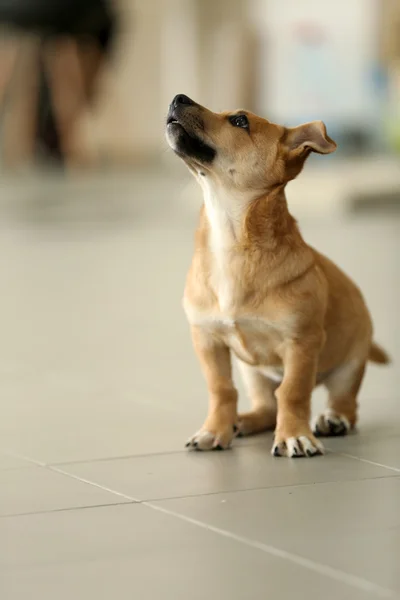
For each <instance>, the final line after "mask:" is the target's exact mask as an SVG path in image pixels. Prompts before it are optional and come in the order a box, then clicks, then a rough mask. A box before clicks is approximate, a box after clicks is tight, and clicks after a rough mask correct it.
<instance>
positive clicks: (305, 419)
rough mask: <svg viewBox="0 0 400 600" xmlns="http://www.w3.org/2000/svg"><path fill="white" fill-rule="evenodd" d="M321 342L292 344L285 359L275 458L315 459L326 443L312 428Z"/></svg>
mask: <svg viewBox="0 0 400 600" xmlns="http://www.w3.org/2000/svg"><path fill="white" fill-rule="evenodd" d="M319 347H320V344H319V343H315V341H313V342H310V343H308V344H306V343H303V344H300V343H296V342H292V343H291V344H290V346H289V347H288V348H287V349H286V352H285V356H284V377H283V381H282V383H281V385H280V386H279V388H278V389H277V390H276V397H277V401H278V416H277V425H276V430H275V440H274V445H273V448H272V454H273V455H274V456H289V457H297V456H315V455H316V454H322V453H323V446H322V444H321V443H320V442H319V441H318V440H317V439H316V438H315V437H314V435H313V434H312V431H311V428H310V412H311V393H312V390H313V388H314V386H315V380H316V370H317V357H318V352H319Z"/></svg>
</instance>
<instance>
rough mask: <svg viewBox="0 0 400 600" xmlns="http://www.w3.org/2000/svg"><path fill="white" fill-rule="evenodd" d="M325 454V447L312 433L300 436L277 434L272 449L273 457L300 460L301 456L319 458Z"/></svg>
mask: <svg viewBox="0 0 400 600" xmlns="http://www.w3.org/2000/svg"><path fill="white" fill-rule="evenodd" d="M323 453H324V447H323V445H322V444H321V442H320V441H319V440H317V439H316V438H315V437H314V436H313V434H312V433H311V432H309V433H306V434H304V435H298V436H291V437H288V436H285V435H281V434H279V433H276V434H275V440H274V445H273V447H272V455H273V456H287V457H288V458H300V457H301V456H309V457H311V456H317V455H320V454H323Z"/></svg>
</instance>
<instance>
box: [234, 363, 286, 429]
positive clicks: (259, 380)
mask: <svg viewBox="0 0 400 600" xmlns="http://www.w3.org/2000/svg"><path fill="white" fill-rule="evenodd" d="M238 364H239V368H240V371H241V374H242V378H243V381H244V384H245V387H246V390H247V394H248V396H249V398H250V401H251V404H252V410H251V411H250V412H247V413H242V414H240V415H239V417H238V424H237V429H238V430H237V434H238V435H239V436H240V435H252V434H255V433H260V432H261V431H267V430H273V429H275V425H276V414H277V406H276V398H275V390H276V388H277V387H278V383H276V382H274V381H272V380H271V379H268V378H267V377H265V376H264V375H263V374H262V373H260V372H259V371H258V370H257V369H256V368H255V367H252V366H250V365H247V364H246V363H244V362H242V361H238Z"/></svg>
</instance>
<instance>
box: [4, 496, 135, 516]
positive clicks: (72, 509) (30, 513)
mask: <svg viewBox="0 0 400 600" xmlns="http://www.w3.org/2000/svg"><path fill="white" fill-rule="evenodd" d="M134 504H140V503H139V502H135V501H131V502H129V501H127V500H125V501H122V502H112V503H109V504H89V505H85V506H67V507H63V508H49V509H47V510H35V511H28V512H21V513H8V514H4V515H0V520H1V519H15V518H17V517H33V516H35V515H52V514H54V513H63V512H75V511H77V510H91V509H93V508H113V507H114V506H129V505H134Z"/></svg>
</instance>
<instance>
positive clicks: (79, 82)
mask: <svg viewBox="0 0 400 600" xmlns="http://www.w3.org/2000/svg"><path fill="white" fill-rule="evenodd" d="M115 20H116V19H115V15H114V13H113V11H112V8H111V6H110V4H109V2H108V1H107V0H80V1H78V0H0V26H1V25H3V26H4V27H6V28H7V29H8V30H10V29H11V30H15V32H17V33H18V32H20V33H29V34H33V35H34V36H35V37H36V38H38V39H39V42H38V44H37V45H36V51H37V81H36V82H35V83H34V85H33V86H32V85H31V86H30V87H31V89H30V90H28V92H29V93H31V94H32V106H34V104H35V102H34V99H33V94H35V93H36V94H38V98H37V99H36V106H35V110H34V111H33V117H35V120H36V126H35V128H34V140H33V144H32V150H33V151H34V150H35V149H36V148H37V147H39V148H40V150H41V151H42V153H43V152H44V154H47V155H49V156H50V157H51V158H53V159H56V160H57V161H58V162H62V161H63V159H64V158H65V155H66V153H68V152H69V151H70V150H71V147H70V145H69V142H68V140H66V139H63V138H64V137H65V136H67V137H68V136H69V134H70V128H71V126H72V124H73V121H74V119H75V118H76V117H77V116H78V113H79V112H80V110H81V109H82V108H83V105H84V104H85V103H88V102H90V101H91V99H92V97H93V91H94V85H95V81H96V78H97V75H98V71H99V69H100V67H101V65H102V63H103V61H104V60H105V58H106V56H107V54H108V52H109V50H110V44H111V42H112V39H113V37H114V31H115ZM71 42H72V44H71ZM22 51H23V50H21V51H19V52H18V54H20V53H21V52H22ZM25 51H26V49H25ZM18 61H20V57H19V56H18V60H17V61H16V62H18ZM20 62H21V61H20ZM22 62H23V60H22ZM20 78H21V76H20ZM22 78H23V76H22ZM8 83H10V82H8ZM20 83H21V82H20ZM6 84H7V83H6ZM10 85H11V86H12V77H11V84H10ZM70 86H75V88H76V89H75V92H76V93H75V94H74V93H73V91H72V90H71V87H70ZM17 87H18V86H17ZM33 88H35V89H33ZM63 90H64V91H63ZM2 96H3V99H4V97H5V96H6V94H4V93H3V94H2V93H1V90H0V101H1V98H2ZM10 96H12V93H11V94H10ZM12 103H13V100H12V99H11V100H10V104H12ZM17 104H18V103H17ZM11 108H12V107H11ZM11 121H12V119H11ZM14 121H15V119H14ZM5 129H6V132H7V127H6V128H5ZM11 129H12V127H11ZM17 129H19V128H18V127H17ZM28 129H29V127H28ZM26 133H27V135H30V134H31V131H28V130H26ZM13 144H14V146H15V142H13ZM4 145H5V146H7V139H6V140H5V143H4ZM22 146H24V144H22ZM28 146H29V144H28ZM5 150H6V148H5ZM5 154H6V155H7V152H5ZM14 154H15V153H14V152H13V151H11V156H10V158H11V162H15V161H14V160H13V155H14ZM25 154H26V152H25ZM6 162H7V156H6Z"/></svg>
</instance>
